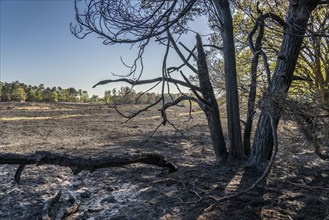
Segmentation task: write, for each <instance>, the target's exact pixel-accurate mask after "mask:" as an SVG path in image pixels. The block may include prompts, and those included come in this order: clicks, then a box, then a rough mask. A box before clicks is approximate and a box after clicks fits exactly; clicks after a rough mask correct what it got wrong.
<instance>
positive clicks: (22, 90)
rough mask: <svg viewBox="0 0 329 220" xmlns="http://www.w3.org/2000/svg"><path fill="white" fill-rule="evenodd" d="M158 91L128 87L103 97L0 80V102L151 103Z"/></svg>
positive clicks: (80, 90)
mask: <svg viewBox="0 0 329 220" xmlns="http://www.w3.org/2000/svg"><path fill="white" fill-rule="evenodd" d="M178 95H179V94H172V95H171V97H170V96H169V95H167V96H165V100H166V101H169V100H171V99H175V98H177V97H178ZM160 97H161V95H160V94H158V93H142V92H136V91H135V90H133V89H131V88H130V87H121V88H120V89H116V88H114V89H112V90H107V91H105V93H104V96H103V97H99V96H97V95H93V96H91V97H89V94H88V92H87V91H84V90H82V89H75V88H73V87H70V88H62V87H52V88H50V87H45V86H44V84H40V85H39V86H31V85H26V84H24V83H21V82H19V81H15V82H11V83H7V82H0V101H1V102H10V101H18V102H24V101H26V102H107V103H117V104H135V103H137V104H151V103H154V102H155V101H156V100H158V99H160Z"/></svg>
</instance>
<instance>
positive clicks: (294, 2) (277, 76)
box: [249, 0, 319, 169]
mask: <svg viewBox="0 0 329 220" xmlns="http://www.w3.org/2000/svg"><path fill="white" fill-rule="evenodd" d="M318 3H319V1H311V0H291V1H290V5H289V9H288V17H287V21H286V24H287V25H286V26H285V28H284V34H283V39H282V43H281V48H280V52H279V55H278V58H277V63H276V68H275V71H274V74H273V77H272V80H271V85H270V89H269V93H270V96H269V97H270V98H271V99H276V100H280V99H281V98H285V97H286V95H287V93H288V90H289V87H290V84H291V82H292V77H293V73H294V70H295V66H296V63H297V59H298V55H299V52H300V50H301V45H302V42H303V39H304V35H305V32H306V28H307V23H308V20H309V17H310V15H311V13H312V11H313V10H314V9H315V8H316V6H317V4H318ZM267 97H268V96H264V97H263V99H266V98H267ZM272 108H275V109H268V108H264V109H262V112H261V115H260V117H259V121H258V125H257V129H256V133H255V137H254V142H253V147H252V152H251V156H250V158H249V165H250V166H254V167H257V168H258V169H263V168H264V165H265V164H266V163H267V161H268V160H269V158H270V156H271V152H272V148H273V137H272V130H271V123H270V118H269V116H268V114H269V112H268V111H274V112H276V113H277V114H276V115H274V116H273V118H274V119H273V122H274V123H275V127H277V125H278V123H279V120H280V112H281V110H280V109H279V106H277V105H274V106H272Z"/></svg>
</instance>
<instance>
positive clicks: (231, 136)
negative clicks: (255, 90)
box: [213, 0, 245, 159]
mask: <svg viewBox="0 0 329 220" xmlns="http://www.w3.org/2000/svg"><path fill="white" fill-rule="evenodd" d="M213 3H214V5H215V7H216V10H217V11H218V14H219V16H220V22H221V25H220V26H221V35H222V39H223V56H224V65H225V66H224V72H225V86H226V106H227V126H228V141H229V152H230V156H231V157H232V158H236V159H242V158H244V157H245V154H244V148H243V145H242V136H241V125H240V112H239V99H238V87H237V74H236V60H235V44H234V35H233V21H232V14H231V10H230V4H229V1H228V0H213Z"/></svg>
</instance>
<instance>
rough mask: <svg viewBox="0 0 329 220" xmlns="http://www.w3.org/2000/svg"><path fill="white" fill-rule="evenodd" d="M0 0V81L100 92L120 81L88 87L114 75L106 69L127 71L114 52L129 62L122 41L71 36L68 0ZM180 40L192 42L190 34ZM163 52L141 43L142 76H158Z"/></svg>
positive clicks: (129, 54)
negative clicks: (108, 42)
mask: <svg viewBox="0 0 329 220" xmlns="http://www.w3.org/2000/svg"><path fill="white" fill-rule="evenodd" d="M0 3H1V13H0V14H1V18H0V20H1V26H0V28H1V30H0V33H1V41H0V48H1V49H0V50H1V54H0V55H1V60H0V61H1V63H0V64H1V65H0V66H1V67H0V70H1V71H0V80H1V81H4V82H12V81H16V80H18V81H20V82H24V83H26V84H30V85H39V84H41V83H43V84H44V85H45V86H47V87H53V86H61V87H63V88H67V87H75V88H76V89H83V90H87V91H88V93H89V94H90V95H93V94H97V95H100V96H103V93H104V90H106V89H112V88H114V87H116V88H119V87H120V86H122V85H124V84H116V85H114V84H113V85H108V86H100V87H97V88H96V89H92V88H91V87H92V85H94V84H95V83H97V82H98V81H100V80H103V79H109V78H114V77H113V76H112V74H111V73H112V72H113V73H116V74H125V73H127V72H128V70H127V69H126V68H124V66H123V65H122V63H121V61H120V56H122V57H123V59H124V60H125V61H127V62H128V63H129V61H132V60H133V58H134V57H135V55H136V53H135V51H133V50H130V47H129V46H128V45H114V46H105V45H103V44H102V40H101V39H99V38H97V37H96V36H95V35H90V36H88V37H87V38H85V39H83V40H79V39H77V38H76V37H75V36H73V35H72V34H71V32H70V23H71V22H73V21H74V10H73V0H0ZM201 29H205V27H204V26H201ZM186 39H187V40H188V41H189V42H193V44H194V36H190V37H188V38H186ZM163 54H164V48H163V47H158V46H157V45H155V44H153V45H151V46H150V47H148V48H147V50H146V52H145V58H144V60H145V66H146V69H145V75H144V78H153V77H156V76H159V75H161V64H162V59H161V57H162V55H163ZM176 59H177V58H176ZM172 60H175V59H174V58H172ZM141 89H143V87H142V88H141Z"/></svg>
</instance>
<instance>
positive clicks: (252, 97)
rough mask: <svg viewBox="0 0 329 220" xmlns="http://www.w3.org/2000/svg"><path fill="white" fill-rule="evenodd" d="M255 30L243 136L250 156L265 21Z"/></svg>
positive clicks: (260, 21) (246, 151) (252, 32)
mask: <svg viewBox="0 0 329 220" xmlns="http://www.w3.org/2000/svg"><path fill="white" fill-rule="evenodd" d="M256 22H257V23H256V24H255V26H254V28H253V30H252V31H251V32H250V34H249V36H248V39H249V46H250V48H251V51H252V52H253V54H254V57H253V58H252V61H251V69H250V73H251V74H250V75H251V79H250V90H249V98H248V111H247V120H246V124H245V128H244V136H243V145H244V153H245V154H246V155H247V156H249V155H250V136H251V130H252V123H253V119H254V115H255V101H256V89H257V67H258V62H259V57H260V55H261V49H262V48H261V47H262V39H263V36H264V21H263V20H262V19H259V20H257V21H256ZM258 26H259V31H258V36H257V39H256V43H255V46H254V45H253V42H252V37H253V35H254V33H255V32H256V29H257V28H258Z"/></svg>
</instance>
